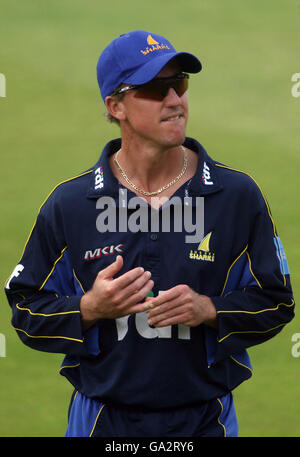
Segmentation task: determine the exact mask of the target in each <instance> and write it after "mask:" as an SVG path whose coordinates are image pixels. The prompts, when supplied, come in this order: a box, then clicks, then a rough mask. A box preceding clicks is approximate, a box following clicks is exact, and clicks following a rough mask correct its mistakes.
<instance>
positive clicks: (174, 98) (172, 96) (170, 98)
mask: <svg viewBox="0 0 300 457" xmlns="http://www.w3.org/2000/svg"><path fill="white" fill-rule="evenodd" d="M165 102H166V103H167V104H176V105H178V104H179V103H181V97H179V95H178V94H177V92H176V90H175V89H173V87H170V89H169V90H168V93H167V95H166V96H165Z"/></svg>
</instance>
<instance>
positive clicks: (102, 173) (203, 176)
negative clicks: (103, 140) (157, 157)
mask: <svg viewBox="0 0 300 457" xmlns="http://www.w3.org/2000/svg"><path fill="white" fill-rule="evenodd" d="M184 146H185V147H187V148H189V149H192V150H193V151H195V152H196V153H197V154H198V165H197V170H196V173H195V175H194V176H193V177H192V178H191V179H190V180H189V181H187V182H186V183H184V185H183V186H181V187H180V188H179V189H178V191H177V192H176V195H180V196H183V197H196V196H205V195H208V194H212V193H215V192H218V191H220V190H222V188H223V186H222V183H221V181H220V176H219V173H218V170H217V169H216V166H215V163H214V161H213V160H212V159H211V158H210V157H209V155H208V154H207V152H206V151H205V149H204V148H203V146H202V145H201V144H200V143H199V142H198V141H196V140H194V139H193V138H188V137H187V138H186V140H185V142H184ZM120 147H121V139H120V138H118V139H115V140H112V141H110V142H109V143H107V144H106V146H105V147H104V149H103V151H102V154H101V156H100V158H99V160H98V161H97V163H96V164H95V166H94V167H93V169H92V174H91V180H90V183H89V188H88V192H87V197H88V198H99V197H103V196H110V197H112V198H114V199H115V200H118V198H119V191H120V189H124V187H123V186H122V185H121V184H120V182H119V181H118V180H117V178H116V177H115V176H114V174H113V172H112V170H111V168H110V164H109V157H110V156H111V155H112V154H114V153H115V152H117V151H118V150H119V149H120ZM126 190H127V197H128V198H131V197H134V196H136V194H135V193H134V192H132V191H131V190H129V189H127V188H126ZM174 195H175V194H174Z"/></svg>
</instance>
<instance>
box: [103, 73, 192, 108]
mask: <svg viewBox="0 0 300 457" xmlns="http://www.w3.org/2000/svg"><path fill="white" fill-rule="evenodd" d="M188 79H189V75H188V74H187V73H179V74H178V75H176V76H172V77H171V78H155V79H152V80H151V81H150V82H148V83H146V84H140V85H135V86H125V87H121V88H120V89H116V90H115V91H114V92H113V93H112V94H111V95H112V96H114V95H119V94H123V93H124V92H127V91H128V90H136V91H137V95H136V96H137V97H139V98H147V99H151V100H159V101H161V100H163V99H164V98H165V97H166V95H167V94H168V92H169V90H170V89H171V88H172V89H174V90H175V92H176V94H177V95H178V96H179V97H181V96H182V95H183V94H184V93H185V92H186V91H187V88H188Z"/></svg>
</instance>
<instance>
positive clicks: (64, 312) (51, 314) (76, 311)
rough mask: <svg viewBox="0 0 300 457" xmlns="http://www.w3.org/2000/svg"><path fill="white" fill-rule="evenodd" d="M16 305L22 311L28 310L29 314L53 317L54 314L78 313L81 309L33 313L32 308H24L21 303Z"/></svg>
mask: <svg viewBox="0 0 300 457" xmlns="http://www.w3.org/2000/svg"><path fill="white" fill-rule="evenodd" d="M16 307H17V308H18V309H19V310H20V311H28V312H29V314H31V316H43V317H52V316H61V315H63V314H76V313H79V314H80V311H79V310H74V311H63V312H60V313H50V314H44V313H33V312H32V311H31V309H29V308H22V307H21V306H20V305H19V303H17V304H16Z"/></svg>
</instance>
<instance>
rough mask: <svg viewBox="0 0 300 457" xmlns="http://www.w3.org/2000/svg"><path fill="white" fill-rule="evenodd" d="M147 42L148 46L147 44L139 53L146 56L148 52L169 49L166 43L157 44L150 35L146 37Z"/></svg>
mask: <svg viewBox="0 0 300 457" xmlns="http://www.w3.org/2000/svg"><path fill="white" fill-rule="evenodd" d="M147 43H148V45H149V46H150V47H149V46H147V47H146V49H144V50H141V53H142V54H143V55H144V56H146V55H147V54H149V53H150V52H154V51H158V50H160V49H170V48H169V46H168V45H166V44H159V43H158V41H156V40H155V39H154V38H153V37H152V36H151V35H148V37H147Z"/></svg>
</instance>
